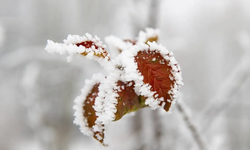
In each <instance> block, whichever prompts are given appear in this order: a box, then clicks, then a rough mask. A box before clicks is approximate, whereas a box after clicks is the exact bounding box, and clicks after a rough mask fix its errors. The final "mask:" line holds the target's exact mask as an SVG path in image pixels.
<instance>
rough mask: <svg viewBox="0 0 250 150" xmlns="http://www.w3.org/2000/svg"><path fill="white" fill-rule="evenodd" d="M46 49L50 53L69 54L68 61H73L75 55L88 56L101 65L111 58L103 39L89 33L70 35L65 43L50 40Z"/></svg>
mask: <svg viewBox="0 0 250 150" xmlns="http://www.w3.org/2000/svg"><path fill="white" fill-rule="evenodd" d="M45 50H46V51H47V52H48V53H58V54H60V55H69V56H68V57H67V61H71V60H72V58H73V56H74V55H78V56H79V55H82V56H86V57H87V58H88V59H94V60H96V61H98V62H99V63H100V64H101V65H104V64H106V63H107V62H108V61H109V60H110V56H109V54H108V52H107V50H106V46H105V45H104V44H103V43H102V41H100V39H99V38H98V37H97V36H95V37H92V36H91V35H90V34H88V33H87V34H85V36H78V35H68V37H67V39H66V40H63V43H56V42H53V41H51V40H48V41H47V46H46V47H45ZM109 65H110V64H109Z"/></svg>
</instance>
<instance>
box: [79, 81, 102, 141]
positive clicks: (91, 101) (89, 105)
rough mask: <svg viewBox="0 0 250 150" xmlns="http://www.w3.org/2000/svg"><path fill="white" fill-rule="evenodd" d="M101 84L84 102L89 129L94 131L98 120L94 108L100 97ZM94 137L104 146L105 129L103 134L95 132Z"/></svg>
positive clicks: (97, 85)
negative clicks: (97, 98)
mask: <svg viewBox="0 0 250 150" xmlns="http://www.w3.org/2000/svg"><path fill="white" fill-rule="evenodd" d="M99 85H100V83H96V84H95V85H94V86H93V88H92V89H91V91H90V92H89V94H88V95H87V97H86V100H85V101H84V105H83V110H84V114H83V115H84V117H85V118H86V119H87V122H88V127H89V128H90V129H91V130H92V131H93V128H92V127H93V126H94V125H95V121H96V119H97V116H96V111H95V110H94V108H93V106H94V105H95V99H96V97H97V96H98V92H99V89H98V87H99ZM93 133H94V135H93V137H94V138H95V139H96V140H98V141H99V142H100V143H102V144H103V139H104V129H103V130H102V131H101V132H95V131H93Z"/></svg>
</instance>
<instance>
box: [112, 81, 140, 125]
mask: <svg viewBox="0 0 250 150" xmlns="http://www.w3.org/2000/svg"><path fill="white" fill-rule="evenodd" d="M134 84H135V83H134V82H133V81H130V82H128V83H124V82H122V81H118V82H117V86H118V87H119V88H120V90H118V92H117V94H118V95H119V97H117V100H118V104H117V106H116V108H117V112H116V113H115V116H116V117H115V120H119V119H121V118H122V116H124V115H125V114H127V113H129V112H133V111H137V110H139V109H140V108H142V107H144V106H145V102H144V101H141V100H140V98H139V97H138V96H137V94H136V93H135V91H134Z"/></svg>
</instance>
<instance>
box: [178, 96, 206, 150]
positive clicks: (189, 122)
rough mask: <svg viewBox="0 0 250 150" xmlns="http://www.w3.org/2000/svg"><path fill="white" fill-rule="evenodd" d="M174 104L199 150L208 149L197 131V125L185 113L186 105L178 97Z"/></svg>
mask: <svg viewBox="0 0 250 150" xmlns="http://www.w3.org/2000/svg"><path fill="white" fill-rule="evenodd" d="M176 106H177V109H178V111H179V112H180V114H181V115H182V117H183V120H184V122H185V124H186V125H187V127H188V129H189V130H190V132H191V134H192V136H193V138H194V140H195V142H196V143H197V145H198V146H199V148H200V150H208V148H207V145H206V144H205V142H204V140H203V138H202V136H201V134H200V133H199V132H198V129H197V127H196V126H195V124H194V123H193V121H192V120H191V118H190V117H189V115H188V113H187V110H186V105H185V104H184V103H183V102H182V100H181V99H179V100H178V102H177V103H176Z"/></svg>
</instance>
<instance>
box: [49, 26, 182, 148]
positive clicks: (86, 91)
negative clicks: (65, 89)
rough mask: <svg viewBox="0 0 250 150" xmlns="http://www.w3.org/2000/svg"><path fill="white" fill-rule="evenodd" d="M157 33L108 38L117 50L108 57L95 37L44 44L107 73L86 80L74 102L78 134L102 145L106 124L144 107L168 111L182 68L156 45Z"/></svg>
mask: <svg viewBox="0 0 250 150" xmlns="http://www.w3.org/2000/svg"><path fill="white" fill-rule="evenodd" d="M158 32H159V31H158V30H154V29H150V28H147V29H146V32H142V31H141V32H140V33H139V36H138V37H137V38H136V39H135V40H131V39H129V40H128V39H126V40H122V39H119V38H117V37H114V36H109V37H107V38H106V42H107V43H108V44H109V46H110V47H113V49H115V50H117V51H119V52H120V54H119V55H118V56H117V57H116V58H113V59H111V58H110V55H109V53H108V51H107V50H106V46H105V45H104V44H103V43H102V42H101V41H100V39H99V38H98V37H94V38H93V37H92V36H91V35H89V34H86V35H85V36H82V37H80V36H76V35H73V36H72V35H69V36H68V38H67V39H66V40H64V43H61V44H60V43H54V42H52V41H48V44H47V46H46V48H45V49H46V50H47V51H48V52H50V53H55V52H56V53H59V54H67V53H68V54H69V59H68V60H70V59H71V58H72V56H73V55H78V56H86V57H87V58H90V59H94V60H97V61H98V62H99V63H100V64H101V65H102V66H103V67H104V68H105V69H106V70H107V71H108V72H109V74H108V75H107V76H104V75H102V74H95V75H93V77H92V79H91V80H86V83H85V87H84V88H83V89H82V94H81V95H80V96H78V97H77V98H76V100H75V103H76V104H75V106H74V109H75V114H74V115H75V121H74V123H75V124H77V125H79V126H80V130H81V132H83V133H84V134H86V135H88V136H92V137H94V138H95V139H96V140H98V141H99V142H100V143H102V144H103V145H105V144H104V143H105V142H104V131H105V125H106V124H108V123H110V122H112V121H116V120H119V119H121V118H122V117H123V116H124V115H125V114H127V113H129V112H134V111H137V110H139V109H141V108H143V107H148V106H149V107H151V108H152V109H156V108H158V107H162V108H163V109H164V110H166V111H169V110H170V108H171V105H172V103H174V101H175V100H176V99H177V94H178V89H179V88H180V86H181V85H182V84H183V83H182V77H181V71H180V67H179V65H178V63H177V61H176V60H175V58H174V57H173V53H172V52H169V51H168V50H167V49H166V48H165V47H163V46H162V45H159V44H157V43H156V42H157V40H158Z"/></svg>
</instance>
